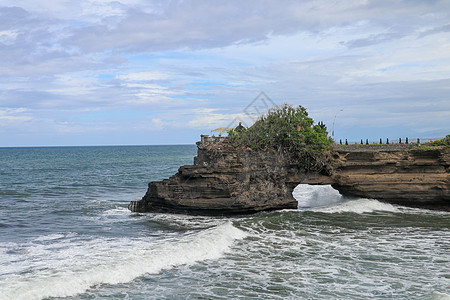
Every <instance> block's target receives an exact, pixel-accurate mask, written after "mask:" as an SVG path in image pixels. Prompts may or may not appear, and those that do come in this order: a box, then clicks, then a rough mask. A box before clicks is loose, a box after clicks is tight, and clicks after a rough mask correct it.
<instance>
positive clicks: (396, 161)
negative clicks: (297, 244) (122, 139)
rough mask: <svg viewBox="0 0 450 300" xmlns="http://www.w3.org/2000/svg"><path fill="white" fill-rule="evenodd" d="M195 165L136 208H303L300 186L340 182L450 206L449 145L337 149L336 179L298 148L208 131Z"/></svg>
mask: <svg viewBox="0 0 450 300" xmlns="http://www.w3.org/2000/svg"><path fill="white" fill-rule="evenodd" d="M197 146H198V155H197V157H195V159H194V165H189V166H182V167H180V168H179V170H178V173H176V174H175V175H173V176H172V177H170V178H169V179H165V180H163V181H158V182H150V183H149V187H148V190H147V193H146V194H145V196H144V197H143V198H142V200H140V201H133V202H131V203H130V205H129V206H128V207H129V209H130V210H131V211H134V212H174V213H195V214H234V213H250V212H257V211H263V210H274V209H285V208H296V207H297V201H296V200H295V199H294V198H293V196H292V191H293V189H294V188H295V187H296V186H297V185H298V184H300V183H306V184H332V185H333V187H334V188H336V189H337V190H339V191H340V192H341V194H344V195H353V196H360V197H366V198H375V199H380V200H384V201H388V202H391V203H400V204H406V205H413V206H420V205H426V206H433V205H439V206H440V207H444V208H445V207H447V208H448V207H449V206H450V183H449V165H450V151H449V148H442V149H435V150H426V151H425V150H410V151H405V150H401V151H389V150H385V151H380V150H371V151H367V149H363V150H358V149H350V148H348V149H346V148H345V147H343V148H341V149H339V148H337V149H336V153H335V156H336V161H337V168H336V170H335V172H334V173H333V174H332V175H331V176H326V175H322V174H318V173H314V172H308V173H307V172H305V170H304V169H302V168H300V167H299V164H298V162H297V161H296V160H295V159H294V156H293V155H292V154H291V153H288V152H285V151H278V152H276V151H272V152H270V151H269V152H266V153H260V152H255V151H252V150H251V149H236V148H234V147H232V146H231V145H229V144H228V142H227V140H226V139H223V138H222V139H219V138H208V137H205V136H202V141H201V142H198V143H197Z"/></svg>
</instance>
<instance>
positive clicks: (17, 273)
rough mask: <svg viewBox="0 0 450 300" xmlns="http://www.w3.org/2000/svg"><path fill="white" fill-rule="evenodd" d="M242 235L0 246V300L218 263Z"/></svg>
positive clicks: (228, 230)
mask: <svg viewBox="0 0 450 300" xmlns="http://www.w3.org/2000/svg"><path fill="white" fill-rule="evenodd" d="M245 236H246V234H245V233H244V232H243V231H242V230H240V229H237V228H235V227H233V225H232V224H231V223H230V222H227V223H224V224H222V225H219V226H216V227H213V228H209V229H205V230H202V231H199V232H194V233H191V234H186V235H183V236H180V237H171V238H168V239H162V238H159V239H152V238H139V239H127V238H121V239H117V238H113V239H105V238H102V239H88V240H84V239H83V238H82V237H78V236H76V235H74V236H65V235H63V234H53V235H49V236H45V237H39V238H37V239H35V240H34V241H32V242H30V243H28V244H26V245H15V244H14V243H10V244H8V245H4V246H3V249H2V250H3V251H2V252H3V255H2V260H1V264H2V265H3V266H7V269H3V270H2V276H1V277H0V279H1V281H0V299H5V300H6V299H43V298H46V297H67V296H74V295H76V294H79V293H82V292H84V291H86V290H87V289H88V288H90V287H92V286H95V285H97V284H100V283H102V284H118V283H124V282H129V281H131V280H133V279H135V278H136V277H139V276H142V275H144V274H151V273H158V272H160V271H161V270H163V269H167V268H173V267H175V266H179V265H184V264H186V265H190V264H194V263H196V262H198V261H202V260H207V259H218V258H220V257H221V256H222V255H223V253H224V252H226V251H227V250H229V248H230V246H231V245H232V244H233V242H234V241H235V240H236V239H242V238H244V237H245Z"/></svg>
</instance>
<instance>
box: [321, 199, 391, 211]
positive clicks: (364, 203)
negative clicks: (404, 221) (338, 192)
mask: <svg viewBox="0 0 450 300" xmlns="http://www.w3.org/2000/svg"><path fill="white" fill-rule="evenodd" d="M312 210H313V211H316V212H324V213H345V212H349V213H357V214H363V213H372V212H375V211H384V212H399V209H398V208H397V207H396V206H394V205H392V204H389V203H383V202H380V201H378V200H373V199H364V198H361V199H357V200H351V201H346V202H343V203H339V204H337V205H334V206H328V207H320V208H315V209H312Z"/></svg>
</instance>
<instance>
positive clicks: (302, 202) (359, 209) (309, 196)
mask: <svg viewBox="0 0 450 300" xmlns="http://www.w3.org/2000/svg"><path fill="white" fill-rule="evenodd" d="M292 194H293V196H294V198H295V199H296V200H297V201H298V208H299V209H300V210H311V211H315V212H324V213H345V212H349V213H358V214H362V213H371V212H374V211H387V212H399V209H398V208H397V207H396V206H394V205H391V204H388V203H383V202H380V201H377V200H374V199H366V198H357V199H348V198H346V197H344V196H342V195H341V194H340V193H339V192H338V191H337V190H335V189H334V188H333V187H332V186H330V185H308V184H299V185H298V186H297V187H296V188H295V189H294V192H293V193H292Z"/></svg>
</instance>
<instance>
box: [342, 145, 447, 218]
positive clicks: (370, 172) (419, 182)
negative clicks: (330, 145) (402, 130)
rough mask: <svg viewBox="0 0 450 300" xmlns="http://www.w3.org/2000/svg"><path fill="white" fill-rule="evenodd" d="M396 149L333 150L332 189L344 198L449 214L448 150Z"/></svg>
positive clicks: (366, 147) (380, 147) (374, 147)
mask: <svg viewBox="0 0 450 300" xmlns="http://www.w3.org/2000/svg"><path fill="white" fill-rule="evenodd" d="M399 146H400V147H398V146H396V145H393V146H378V147H377V146H362V147H361V146H359V147H352V146H350V147H345V146H344V147H336V156H337V158H338V161H339V167H338V169H337V170H336V172H335V174H334V175H333V182H334V183H333V187H334V188H335V189H337V190H339V192H340V193H341V194H343V195H353V196H359V197H365V198H373V199H378V200H382V201H386V202H389V203H395V204H402V205H407V206H418V207H429V208H440V209H446V210H449V209H450V167H449V166H450V148H449V147H435V148H433V149H428V150H424V149H420V148H407V147H405V146H404V145H403V146H401V145H399ZM405 148H406V149H405Z"/></svg>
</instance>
